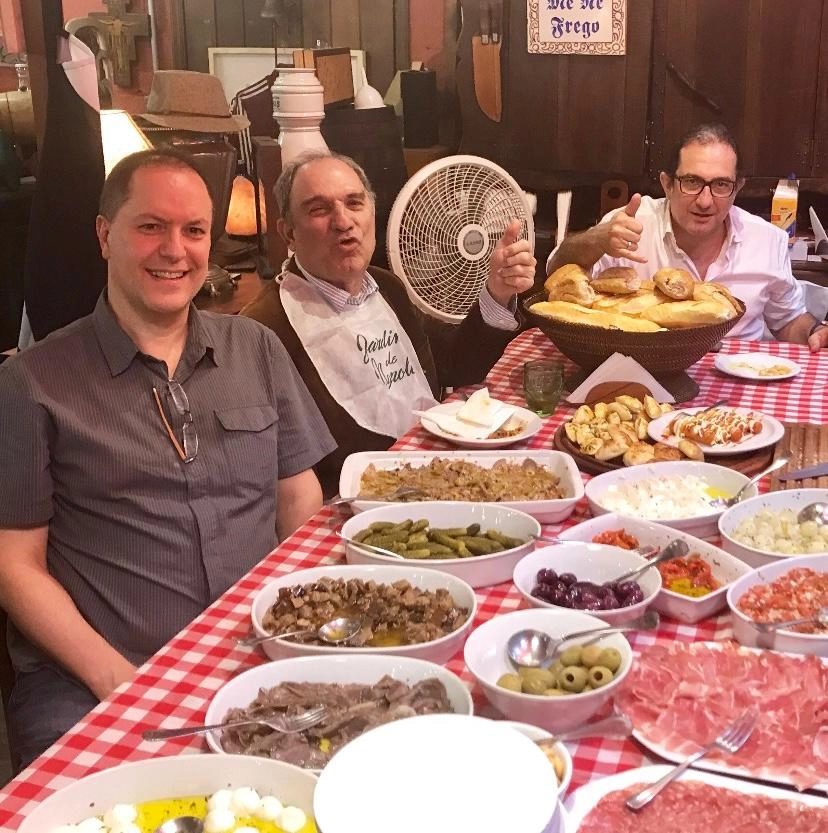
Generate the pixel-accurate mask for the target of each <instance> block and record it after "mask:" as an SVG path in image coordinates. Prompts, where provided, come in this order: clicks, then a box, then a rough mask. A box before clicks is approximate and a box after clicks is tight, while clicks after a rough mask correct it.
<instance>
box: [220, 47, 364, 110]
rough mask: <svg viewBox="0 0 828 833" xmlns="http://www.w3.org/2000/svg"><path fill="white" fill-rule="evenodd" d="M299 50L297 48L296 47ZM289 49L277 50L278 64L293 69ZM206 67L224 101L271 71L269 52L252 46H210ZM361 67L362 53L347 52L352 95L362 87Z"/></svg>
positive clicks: (291, 49)
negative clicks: (221, 88)
mask: <svg viewBox="0 0 828 833" xmlns="http://www.w3.org/2000/svg"><path fill="white" fill-rule="evenodd" d="M296 49H300V47H296ZM294 51H295V50H294V49H293V48H292V47H281V46H280V47H279V50H278V53H277V54H278V59H279V63H280V64H283V65H286V66H293V53H294ZM207 61H208V68H209V70H210V73H211V74H212V75H215V76H216V77H217V78H218V79H219V80H220V81H221V84H222V86H223V87H224V92H225V95H226V96H227V100H228V101H230V100H231V99H232V98H233V96H234V95H235V94H236V93H237V92H238V91H239V90H241V89H243V88H244V87H246V86H248V84H252V83H253V82H254V81H258V80H259V79H260V78H264V77H265V76H267V75H269V74H270V73H271V72H272V71H273V69H274V60H273V49H272V48H270V47H255V46H212V47H210V48H208V50H207ZM364 68H365V51H364V50H362V49H352V50H351V76H352V78H353V81H354V93H356V92H357V90H359V89H360V87H362V71H363V69H364Z"/></svg>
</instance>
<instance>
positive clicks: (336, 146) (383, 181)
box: [320, 107, 408, 267]
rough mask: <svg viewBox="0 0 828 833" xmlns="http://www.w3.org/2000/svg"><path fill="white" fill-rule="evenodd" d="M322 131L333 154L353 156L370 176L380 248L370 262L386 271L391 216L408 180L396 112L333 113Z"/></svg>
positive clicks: (384, 109)
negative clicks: (386, 248)
mask: <svg viewBox="0 0 828 833" xmlns="http://www.w3.org/2000/svg"><path fill="white" fill-rule="evenodd" d="M320 129H321V131H322V137H323V138H324V139H325V142H326V143H327V145H328V147H329V148H330V149H331V150H332V151H335V152H336V153H342V154H345V156H350V157H351V158H352V159H354V160H355V161H356V162H358V163H359V164H360V165H361V166H362V167H363V168H364V169H365V173H366V174H368V179H369V180H370V181H371V186H372V187H373V189H374V193H375V194H376V195H377V206H376V209H377V214H376V216H377V248H376V251H375V253H374V257H373V259H372V260H371V262H372V263H373V264H374V265H375V266H384V267H385V266H387V265H388V263H387V255H386V251H385V233H386V229H387V227H388V215H389V214H390V213H391V206H393V205H394V200H395V199H396V198H397V194H399V192H400V189H401V188H402V187H403V185H404V184H405V181H406V179H408V176H407V174H406V170H405V156H404V154H403V147H402V137H401V136H400V128H399V125H398V123H397V117H396V115H395V113H394V110H393V109H392V108H390V107H374V108H371V109H368V110H355V109H352V108H350V107H346V108H342V109H331V110H328V111H327V112H326V113H325V118H324V119H323V120H322V124H321V125H320Z"/></svg>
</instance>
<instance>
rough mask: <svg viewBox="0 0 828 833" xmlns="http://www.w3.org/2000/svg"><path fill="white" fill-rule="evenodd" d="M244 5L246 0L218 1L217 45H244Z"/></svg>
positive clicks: (216, 12) (216, 6)
mask: <svg viewBox="0 0 828 833" xmlns="http://www.w3.org/2000/svg"><path fill="white" fill-rule="evenodd" d="M244 5H245V2H244V0H220V1H219V2H217V3H216V5H215V10H216V11H215V14H216V46H242V45H243V44H244V43H245V38H244V24H245V14H244ZM268 22H269V21H268Z"/></svg>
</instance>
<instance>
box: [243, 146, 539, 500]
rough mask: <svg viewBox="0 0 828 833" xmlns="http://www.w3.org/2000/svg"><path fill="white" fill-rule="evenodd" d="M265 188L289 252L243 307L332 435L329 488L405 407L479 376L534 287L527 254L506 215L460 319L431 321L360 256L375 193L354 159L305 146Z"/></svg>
mask: <svg viewBox="0 0 828 833" xmlns="http://www.w3.org/2000/svg"><path fill="white" fill-rule="evenodd" d="M275 191H276V200H277V202H278V204H279V209H280V214H281V219H280V220H279V231H280V233H281V234H282V236H283V237H284V238H285V240H286V242H287V243H288V245H289V246H290V248H291V249H292V250H293V252H294V257H292V258H291V259H290V261H288V263H287V264H286V265H285V266H284V268H283V271H282V273H281V274H280V275H279V276H278V277H277V279H276V280H275V281H274V282H273V284H272V285H270V286H268V287H266V288H265V289H264V290H263V291H262V293H261V294H260V295H259V297H258V298H256V299H255V300H254V301H253V302H252V303H251V304H249V305H248V306H247V307H245V308H244V309H243V310H242V315H248V316H250V317H251V318H255V319H256V320H257V321H260V322H262V323H263V324H266V325H267V326H268V327H270V328H271V329H272V330H273V331H274V332H275V333H276V335H278V336H279V338H280V339H281V341H282V343H283V344H284V345H285V347H286V348H287V351H288V353H289V354H290V356H291V357H292V358H293V361H294V363H295V364H296V367H297V368H298V370H299V373H300V375H301V376H302V379H303V381H304V382H305V384H306V385H307V387H308V389H309V390H310V392H311V395H312V396H313V398H314V400H315V401H316V404H317V406H318V407H319V410H320V411H321V412H322V415H323V416H324V418H325V421H326V422H327V424H328V428H329V430H330V432H331V433H332V434H333V436H334V439H335V440H336V442H337V445H338V448H337V449H336V451H334V452H333V453H331V454H329V455H328V456H327V457H325V458H324V459H323V460H321V461H320V462H319V463H318V464H317V465H316V466H315V471H316V473H317V476H318V477H319V479H320V481H321V483H322V488H323V491H324V493H325V495H326V496H328V495H331V494H334V493H335V492H336V490H337V487H338V483H339V472H340V469H341V467H342V463H343V461H344V460H345V457H347V456H348V454H351V453H353V452H356V451H369V450H382V449H386V448H388V447H389V446H390V445H391V444H392V443H393V442H394V440H395V439H396V438H397V437H400V436H402V435H403V434H404V433H405V432H406V431H407V430H408V429H409V428H411V427H412V426H413V425H414V424H415V423H416V421H417V418H416V417H415V416H414V414H413V413H412V410H426V409H428V408H430V407H432V406H433V405H435V404H436V403H437V400H438V399H439V398H440V395H441V389H442V388H444V387H446V386H454V387H456V386H459V385H468V384H473V383H475V382H479V381H481V380H482V379H483V378H484V377H485V375H486V373H488V371H489V370H490V369H491V367H492V365H493V364H494V363H495V362H496V361H497V360H498V359H499V358H500V356H501V354H502V353H503V350H504V348H505V347H506V345H507V344H508V343H509V341H510V340H511V339H512V338H514V336H515V335H517V333H518V327H519V322H518V320H517V318H516V315H515V312H516V295H517V293H520V292H523V291H524V290H526V289H529V288H530V287H531V286H532V284H533V282H534V276H535V258H534V257H533V255H532V251H531V247H530V245H529V242H528V241H527V240H521V239H519V235H520V223H519V222H518V221H517V220H513V221H512V222H511V223H510V224H509V226H508V227H507V228H506V231H505V232H504V234H503V237H502V238H501V240H499V241H497V242H496V245H494V246H493V248H492V251H491V255H490V258H489V277H488V280H487V281H486V284H485V285H484V286H483V287H482V288H481V290H480V296H479V299H478V301H476V302H475V303H474V304H473V305H472V308H471V310H470V311H469V313H468V314H467V315H466V317H465V319H464V320H463V322H462V323H461V324H460V325H459V326H454V325H450V324H440V323H439V322H436V323H435V322H433V321H431V322H429V321H427V320H426V318H425V316H423V315H422V314H421V313H420V312H419V310H418V309H417V308H416V307H415V306H414V304H412V302H411V301H410V299H409V297H408V295H407V294H406V291H405V288H404V286H403V284H402V281H401V280H400V279H399V278H398V277H397V276H396V275H393V274H392V273H390V272H388V271H386V270H384V269H377V268H375V267H372V266H369V263H370V261H371V257H372V255H373V253H374V248H375V246H376V237H375V217H374V195H373V193H372V191H371V186H370V183H369V182H368V180H367V178H366V176H365V172H364V171H363V170H362V169H361V168H360V167H359V166H358V165H357V164H356V163H355V162H354V161H353V160H352V159H348V158H347V157H343V156H339V155H336V154H326V153H324V152H322V153H320V152H318V151H317V152H310V153H306V154H303V155H302V156H300V157H298V158H297V159H295V160H293V161H292V162H290V163H289V164H288V165H286V166H285V168H284V170H283V171H282V174H281V176H280V177H279V180H278V182H277V183H276V187H275ZM423 255H424V257H427V256H428V253H427V252H424V253H423ZM447 278H448V276H447Z"/></svg>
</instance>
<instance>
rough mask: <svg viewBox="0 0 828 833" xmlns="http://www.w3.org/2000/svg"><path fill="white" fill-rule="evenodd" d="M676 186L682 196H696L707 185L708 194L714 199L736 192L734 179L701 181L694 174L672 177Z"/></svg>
mask: <svg viewBox="0 0 828 833" xmlns="http://www.w3.org/2000/svg"><path fill="white" fill-rule="evenodd" d="M673 179H675V180H676V181H677V182H678V184H679V189H680V190H681V193H682V194H688V195H690V196H693V197H695V196H698V195H699V194H701V192H702V191H704V189H705V188H706V187H707V186H708V185H709V186H710V193H711V194H712V195H713V196H714V197H729V196H730V195H731V194H732V193H733V192H734V191H735V190H736V180H735V179H702V178H701V177H700V176H696V175H695V174H684V175H683V176H678V174H676V176H674V177H673Z"/></svg>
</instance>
